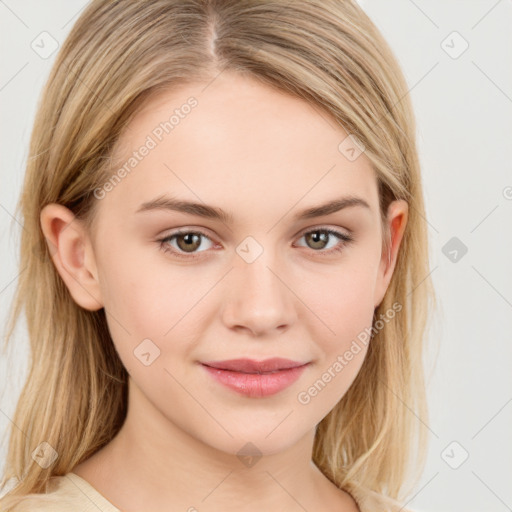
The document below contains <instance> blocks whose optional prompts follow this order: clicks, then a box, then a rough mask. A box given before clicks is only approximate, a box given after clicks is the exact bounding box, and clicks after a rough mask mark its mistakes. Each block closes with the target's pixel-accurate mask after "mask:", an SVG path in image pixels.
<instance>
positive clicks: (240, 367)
mask: <svg viewBox="0 0 512 512" xmlns="http://www.w3.org/2000/svg"><path fill="white" fill-rule="evenodd" d="M202 364H203V365H205V366H209V367H210V368H217V369H218V370H229V371H233V372H238V373H251V374H256V373H258V374H263V373H273V372H279V371H282V370H289V369H291V368H298V367H300V366H304V365H305V364H307V363H303V362H299V361H293V360H291V359H285V358H282V357H273V358H272V359H265V360H264V361H255V360H254V359H246V358H243V359H229V360H225V361H205V362H203V363H202Z"/></svg>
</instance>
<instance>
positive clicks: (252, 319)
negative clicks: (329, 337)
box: [223, 252, 297, 337]
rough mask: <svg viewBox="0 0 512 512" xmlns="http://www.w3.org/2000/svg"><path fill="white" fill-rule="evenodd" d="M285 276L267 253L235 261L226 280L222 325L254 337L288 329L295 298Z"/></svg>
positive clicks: (293, 320)
mask: <svg viewBox="0 0 512 512" xmlns="http://www.w3.org/2000/svg"><path fill="white" fill-rule="evenodd" d="M288 275H289V274H288V273H287V272H285V271H283V270H282V267H281V266H279V265H278V264H277V260H276V258H273V257H271V255H269V253H268V252H264V253H263V254H262V255H260V257H259V258H257V259H256V260H255V261H253V262H252V263H248V262H246V261H244V260H242V259H240V260H238V261H236V263H235V268H233V270H232V271H231V272H230V273H229V276H228V279H227V282H226V287H227V288H228V291H227V292H226V295H225V297H226V300H225V304H224V309H223V321H224V323H225V325H226V326H227V327H228V328H230V329H234V330H237V331H244V330H246V331H248V332H249V333H251V334H252V335H253V336H255V337H258V336H260V337H261V336H270V335H272V334H276V332H277V333H279V332H282V331H286V330H287V329H289V328H290V326H291V325H293V323H294V322H295V321H296V318H297V312H296V309H295V307H294V303H295V301H296V300H297V297H296V295H294V292H293V284H292V283H289V282H287V281H289V280H290V278H289V277H288ZM287 277H288V278H287ZM274 331H276V332H274Z"/></svg>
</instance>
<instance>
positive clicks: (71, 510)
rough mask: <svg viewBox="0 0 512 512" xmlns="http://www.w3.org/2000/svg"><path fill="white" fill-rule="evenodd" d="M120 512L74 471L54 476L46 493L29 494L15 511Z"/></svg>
mask: <svg viewBox="0 0 512 512" xmlns="http://www.w3.org/2000/svg"><path fill="white" fill-rule="evenodd" d="M76 510H80V511H81V512H93V511H94V512H97V511H98V510H101V511H102V512H120V511H119V509H117V508H116V507H114V505H112V503H110V502H109V501H107V499H106V498H105V497H104V496H102V495H101V494H100V493H99V492H98V491H96V489H94V488H93V487H92V486H91V485H90V484H89V483H88V482H87V481H86V480H84V479H82V478H81V477H79V476H78V475H76V474H74V473H67V474H66V475H63V476H53V477H51V478H50V480H49V484H48V490H47V491H46V493H33V494H27V495H26V496H24V497H23V499H22V500H21V501H20V502H19V504H18V505H16V506H15V508H14V509H13V512H76Z"/></svg>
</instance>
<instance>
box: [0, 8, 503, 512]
mask: <svg viewBox="0 0 512 512" xmlns="http://www.w3.org/2000/svg"><path fill="white" fill-rule="evenodd" d="M85 4H86V2H84V1H83V0H81V1H79V0H60V1H48V0H47V1H45V2H43V1H36V0H32V1H27V0H25V1H16V2H15V1H14V0H5V1H0V38H1V42H2V52H1V55H0V59H1V66H0V68H1V76H0V109H1V119H2V122H1V124H0V145H1V166H0V173H1V174H0V180H1V181H0V183H1V187H0V236H1V238H0V261H1V265H0V315H1V321H2V322H5V313H6V309H7V306H8V305H9V304H10V302H11V300H12V295H13V292H14V288H15V285H16V280H17V276H18V272H19V269H18V266H17V262H18V241H19V232H20V230H21V229H22V228H21V219H15V218H14V217H13V215H14V208H15V203H16V200H17V198H18V195H19V192H20V187H21V183H22V178H23V174H24V166H25V163H26V159H27V152H28V142H29V136H30V132H31V129H32V122H33V118H34V112H35V108H36V104H37V100H38V97H39V94H40V91H41V88H42V86H43V84H44V81H45V79H46V77H47V75H48V72H49V69H50V67H51V65H52V63H53V60H54V58H55V53H54V54H53V55H51V56H50V57H48V58H41V57H40V56H39V55H38V54H37V53H36V52H35V51H34V50H33V49H32V48H31V43H32V41H34V40H35V41H36V43H37V42H38V41H40V37H47V36H40V34H41V32H43V31H47V32H48V33H49V34H51V36H52V37H53V38H55V39H56V40H57V41H58V42H59V43H60V44H61V43H62V42H63V40H64V39H65V37H66V35H67V34H68V31H69V30H70V29H71V27H72V25H73V22H74V21H75V20H76V17H77V16H78V14H79V12H80V11H81V10H82V8H83V7H84V5H85ZM360 4H361V5H362V7H363V8H364V9H365V10H366V12H367V13H368V14H369V15H370V17H371V18H372V19H373V21H374V22H375V23H376V24H377V26H378V27H379V28H380V30H381V31H382V33H383V34H384V36H385V37H386V39H387V40H388V41H389V43H390V44H391V46H392V48H393V49H394V51H395V53H396V55H397V57H398V59H399V61H400V64H401V65H402V67H403V70H404V73H405V75H406V78H407V82H408V84H409V87H410V95H411V97H412V100H413V104H414V108H415V111H416V116H417V121H418V141H419V149H420V157H421V162H422V166H423V176H424V178H423V180H424V188H425V195H426V203H427V218H426V222H428V225H429V236H430V240H431V244H432V248H431V250H432V253H431V255H432V263H431V276H432V278H433V280H434V285H435V287H436V291H437V294H438V297H439V300H440V306H441V313H442V314H441V315H439V316H438V317H436V318H435V320H434V322H433V324H432V329H431V332H430V335H429V336H430V340H431V344H432V347H435V346H436V344H437V343H439V346H440V350H439V355H438V359H437V365H436V366H435V367H434V370H433V371H432V376H431V378H430V380H429V388H428V389H429V402H430V409H431V417H430V419H429V420H428V421H425V420H424V419H423V418H419V419H418V421H421V422H422V423H423V424H424V425H425V428H428V429H429V431H430V434H431V440H430V446H429V460H428V464H427V467H426V470H425V472H424V475H423V479H422V482H421V484H420V485H419V486H418V488H417V494H416V495H415V497H414V499H413V500H412V501H410V502H409V504H408V506H409V507H410V508H412V509H414V510H416V511H418V512H430V511H436V512H437V511H453V512H456V511H461V512H462V511H464V512H472V511H475V512H476V511H484V510H485V511H486V512H502V511H505V510H512V485H511V482H512V441H511V432H512V429H511V426H512V385H511V383H512V372H511V371H510V363H511V355H512V336H511V333H512V272H511V271H510V262H511V261H512V229H511V228H512V222H511V220H512V163H511V151H510V148H511V142H512V65H511V64H512V58H511V56H512V30H511V28H512V1H511V0H500V1H495V0H490V1H488V0H479V1H476V0H473V1H461V0H459V1H454V0H451V1H447V0H428V1H427V0H415V1H413V0H392V1H390V0H387V1H386V2H383V1H382V0H361V1H360ZM454 31H456V32H458V33H459V34H460V36H457V35H456V34H455V35H454V34H453V32H454ZM462 38H463V39H462ZM464 40H465V41H466V42H467V44H469V46H468V48H467V50H466V51H464V52H463V53H462V54H461V55H458V53H460V51H461V50H462V49H463V48H464V44H465V43H464ZM443 41H444V42H443ZM39 45H40V46H42V43H39ZM45 47H46V48H48V45H45ZM450 53H451V55H450ZM454 57H456V58H454ZM11 226H12V229H11ZM453 237H456V239H457V240H455V241H452V242H450V244H453V243H455V244H459V246H460V244H464V245H465V246H466V247H467V253H466V254H464V255H463V256H461V254H462V253H461V252H460V250H459V249H458V248H457V247H456V246H453V247H452V246H451V245H450V244H449V245H446V244H447V243H449V241H450V240H451V239H452V238H453ZM454 248H455V250H457V251H458V252H457V257H456V261H452V260H453V259H454V257H455V253H454V252H453V249H454ZM450 251H452V252H451V253H450ZM445 253H446V255H445ZM418 277H420V276H418ZM22 327H23V328H21V329H18V330H17V336H16V340H15V344H14V345H13V347H12V350H11V352H10V362H9V363H8V362H7V360H6V358H5V357H2V358H1V359H0V386H1V388H2V401H1V402H0V413H1V414H0V436H2V439H1V444H0V463H1V465H0V471H1V470H2V468H3V461H4V457H5V452H6V444H7V438H6V433H7V428H8V427H9V425H10V421H11V420H10V418H11V417H12V414H13V411H14V407H15V404H16V401H17V398H18V395H19V392H20V390H21V385H22V382H23V380H24V378H25V372H26V367H27V365H26V361H27V354H28V344H27V339H26V333H25V331H24V326H23V325H22ZM431 354H432V357H431V360H432V361H433V360H434V358H433V356H434V355H435V354H434V350H431ZM8 364H9V365H11V366H14V367H15V368H17V369H18V368H19V372H18V375H17V377H16V378H15V380H14V381H13V380H10V381H7V378H6V376H5V374H6V368H7V365H8ZM430 364H431V362H427V368H428V367H430ZM404 407H406V404H405V405H404ZM466 455H468V458H467V460H465V461H464V462H463V463H462V464H460V463H461V461H462V460H463V459H464V457H465V456H466ZM459 464H460V466H459ZM457 466H458V467H457Z"/></svg>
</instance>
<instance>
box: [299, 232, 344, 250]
mask: <svg viewBox="0 0 512 512" xmlns="http://www.w3.org/2000/svg"><path fill="white" fill-rule="evenodd" d="M301 238H304V239H305V240H306V244H307V246H308V247H309V248H311V249H313V250H314V251H315V252H318V253H322V254H324V253H325V254H331V253H333V252H338V251H341V250H343V249H344V247H345V246H346V245H348V244H349V243H350V242H352V241H353V238H352V237H351V236H349V235H346V234H345V233H341V232H340V231H336V230H334V229H330V228H322V229H320V228H319V229H315V230H312V231H308V232H307V233H304V235H302V237H301ZM333 239H334V242H335V243H334V244H331V247H328V248H327V249H326V250H325V248H326V247H327V245H328V244H329V243H330V241H331V240H333ZM336 239H337V240H338V241H337V242H336Z"/></svg>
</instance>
